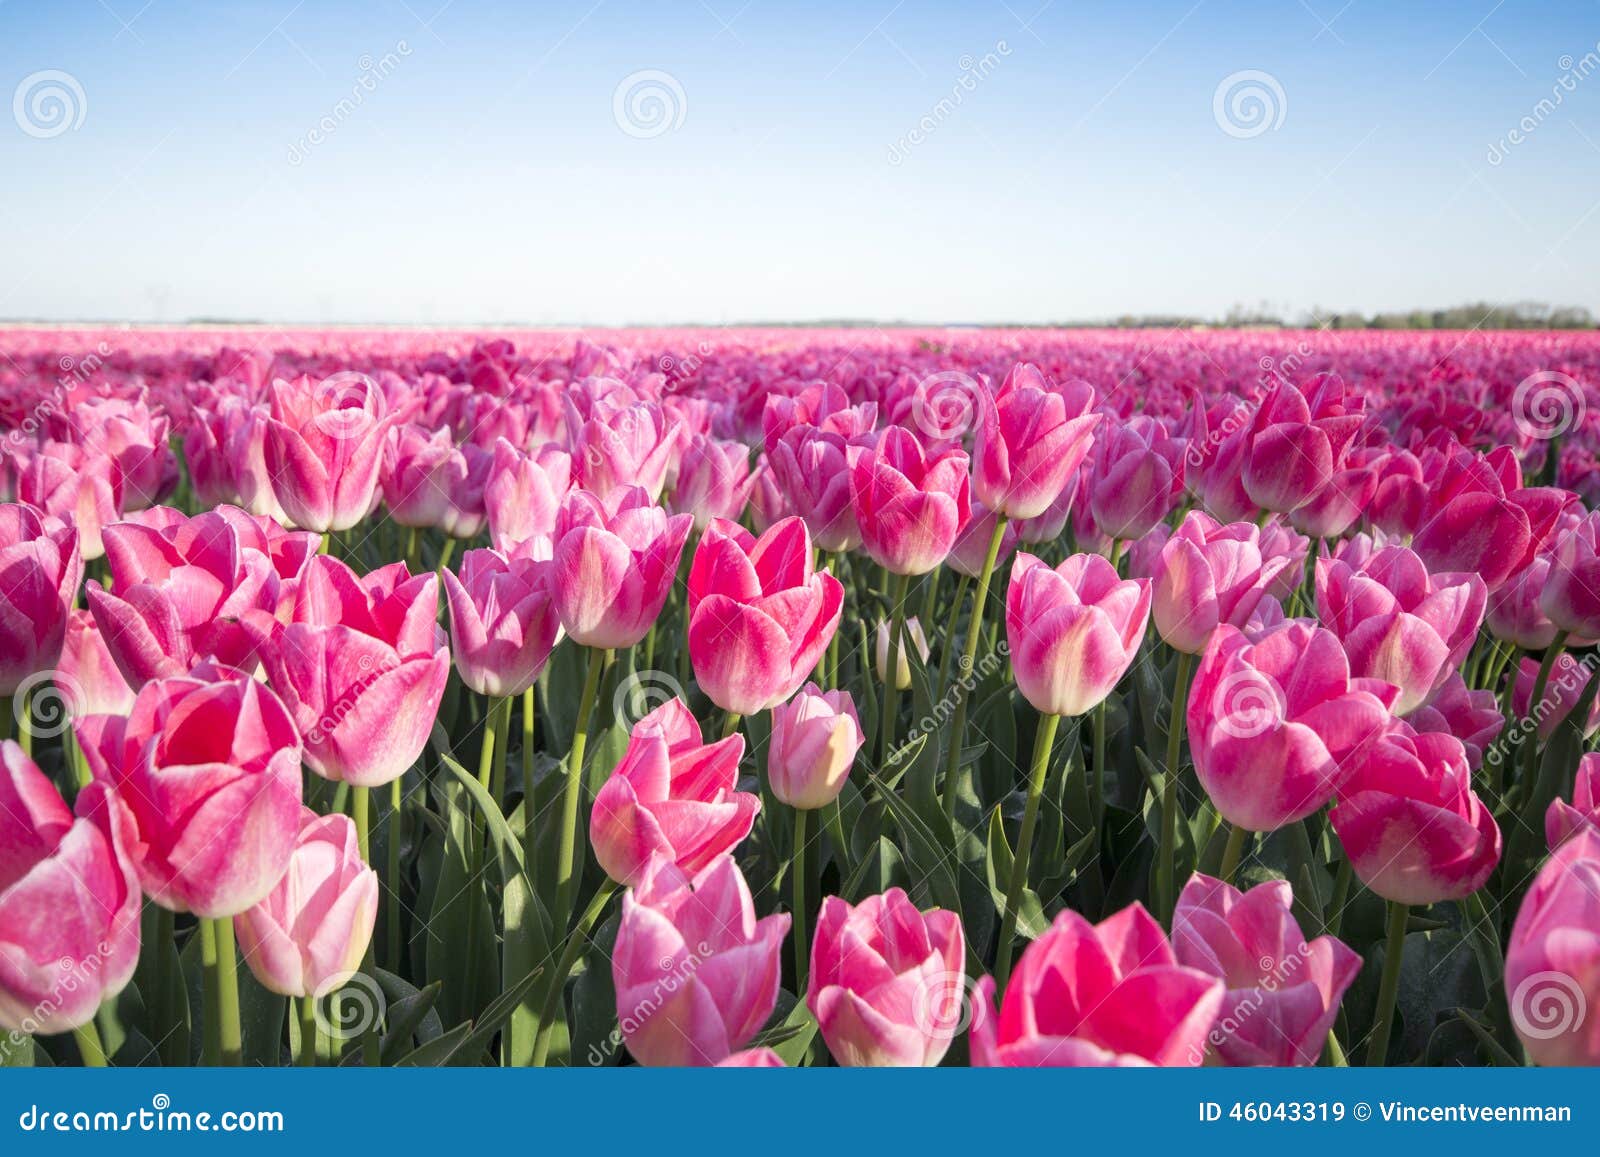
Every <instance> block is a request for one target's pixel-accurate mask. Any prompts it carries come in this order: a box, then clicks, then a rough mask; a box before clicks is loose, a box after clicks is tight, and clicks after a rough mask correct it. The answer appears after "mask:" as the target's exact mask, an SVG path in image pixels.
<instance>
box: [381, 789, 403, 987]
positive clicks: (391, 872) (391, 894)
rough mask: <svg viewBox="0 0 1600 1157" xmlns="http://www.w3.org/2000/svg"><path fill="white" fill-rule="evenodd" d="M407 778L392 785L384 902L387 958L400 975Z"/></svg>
mask: <svg viewBox="0 0 1600 1157" xmlns="http://www.w3.org/2000/svg"><path fill="white" fill-rule="evenodd" d="M404 784H405V777H404V776H397V777H396V778H395V779H394V780H393V781H392V782H391V783H390V784H389V856H388V868H387V870H386V871H385V873H384V888H385V891H386V895H385V897H384V902H385V904H386V905H387V907H388V912H387V913H386V916H387V920H386V921H385V923H386V924H387V929H386V931H387V933H388V937H387V948H388V950H387V952H386V953H385V955H384V958H385V959H386V960H387V961H388V962H389V968H390V970H391V971H392V972H394V973H395V974H396V975H403V974H404V973H405V968H404V962H403V961H402V960H401V958H400V944H401V940H400V840H401V837H402V834H403V833H402V831H401V824H402V822H403V819H402V817H403V813H404V810H405V786H404Z"/></svg>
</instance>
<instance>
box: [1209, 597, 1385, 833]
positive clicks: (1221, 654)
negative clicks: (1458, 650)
mask: <svg viewBox="0 0 1600 1157" xmlns="http://www.w3.org/2000/svg"><path fill="white" fill-rule="evenodd" d="M1395 694H1396V690H1395V688H1394V687H1393V686H1392V685H1391V684H1388V683H1381V682H1378V681H1377V680H1374V679H1359V678H1351V676H1350V666H1349V663H1348V661H1347V660H1346V659H1345V654H1344V648H1342V647H1341V646H1340V645H1339V640H1338V639H1337V638H1336V637H1335V636H1334V634H1333V633H1332V632H1331V631H1326V630H1323V629H1322V628H1320V627H1316V626H1312V625H1310V624H1308V623H1306V622H1304V621H1302V620H1298V619H1291V620H1289V621H1287V622H1285V623H1284V624H1283V625H1281V626H1279V627H1275V628H1272V629H1269V630H1268V631H1267V632H1266V633H1265V634H1264V635H1262V636H1261V637H1260V638H1259V639H1258V640H1256V641H1255V642H1252V641H1251V640H1250V639H1249V638H1248V637H1246V636H1245V634H1244V633H1243V632H1242V631H1240V630H1238V629H1237V628H1235V627H1229V626H1224V627H1219V628H1218V629H1217V633H1216V634H1215V636H1213V637H1212V640H1211V645H1210V646H1209V647H1207V648H1206V653H1205V655H1204V656H1203V657H1202V658H1201V660H1200V665H1199V668H1198V669H1197V670H1196V672H1195V676H1194V683H1193V685H1192V686H1191V688H1190V691H1189V704H1188V732H1189V746H1190V752H1191V754H1192V755H1193V757H1194V767H1195V774H1196V775H1197V776H1198V777H1199V779H1200V784H1201V786H1202V787H1204V788H1205V789H1206V793H1207V794H1208V795H1209V796H1210V797H1211V802H1212V803H1213V804H1215V805H1216V808H1217V811H1218V812H1220V813H1221V814H1222V816H1223V818H1224V819H1226V820H1227V821H1228V822H1229V823H1232V824H1234V825H1235V826H1237V827H1240V828H1244V829H1246V830H1248V831H1256V832H1267V831H1275V830H1277V829H1278V828H1280V827H1282V826H1283V825H1284V824H1289V823H1293V822H1295V821H1296V820H1301V819H1304V818H1305V817H1306V816H1308V815H1310V814H1311V813H1312V812H1315V811H1317V810H1318V809H1320V808H1321V807H1322V806H1323V804H1325V803H1327V802H1328V801H1329V800H1330V799H1332V798H1333V794H1334V792H1335V791H1336V790H1337V789H1338V787H1339V785H1340V783H1341V782H1342V781H1343V780H1344V779H1345V777H1347V776H1348V775H1350V774H1351V772H1352V770H1353V768H1352V764H1353V763H1356V762H1359V760H1353V759H1352V755H1353V754H1354V753H1355V752H1357V751H1358V750H1360V749H1361V748H1362V746H1363V745H1364V744H1368V743H1371V742H1372V741H1374V740H1376V739H1377V738H1378V737H1379V736H1381V735H1382V734H1383V732H1384V730H1385V728H1386V727H1388V726H1389V723H1390V720H1391V716H1390V714H1389V706H1390V704H1391V703H1393V701H1394V697H1395Z"/></svg>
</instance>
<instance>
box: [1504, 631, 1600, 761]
mask: <svg viewBox="0 0 1600 1157" xmlns="http://www.w3.org/2000/svg"><path fill="white" fill-rule="evenodd" d="M1593 674H1594V671H1593V667H1592V665H1591V664H1589V663H1580V662H1578V660H1576V659H1574V658H1573V657H1572V656H1571V655H1569V654H1566V653H1565V652H1563V653H1562V654H1561V655H1559V656H1557V658H1556V661H1555V662H1554V663H1552V664H1551V666H1550V677H1549V678H1548V679H1546V680H1545V685H1544V693H1543V694H1542V695H1540V696H1539V701H1538V702H1537V703H1535V702H1533V689H1534V686H1535V685H1536V684H1537V683H1538V681H1539V679H1538V676H1539V661H1538V660H1537V659H1523V660H1522V662H1521V663H1519V664H1518V665H1517V676H1516V682H1515V683H1514V684H1513V685H1512V689H1511V712H1512V715H1513V716H1514V717H1515V718H1517V719H1531V720H1533V722H1534V726H1535V728H1536V731H1537V734H1538V736H1539V742H1540V743H1543V742H1545V741H1546V740H1548V739H1549V738H1550V737H1551V736H1552V735H1554V734H1555V733H1556V728H1557V727H1559V726H1560V725H1561V723H1562V721H1563V720H1565V719H1566V718H1567V716H1569V715H1571V714H1572V712H1573V710H1574V709H1575V708H1576V707H1577V706H1578V704H1579V703H1580V702H1581V701H1582V699H1583V693H1584V691H1585V690H1587V689H1588V686H1589V680H1590V679H1591V678H1592V677H1593ZM1578 730H1579V731H1581V732H1582V733H1583V737H1584V738H1585V739H1588V738H1589V737H1591V736H1593V735H1594V734H1595V732H1596V731H1600V700H1597V701H1596V702H1595V704H1594V706H1593V707H1591V708H1590V709H1589V717H1588V718H1587V719H1585V720H1583V722H1582V723H1581V724H1580V725H1579V727H1578Z"/></svg>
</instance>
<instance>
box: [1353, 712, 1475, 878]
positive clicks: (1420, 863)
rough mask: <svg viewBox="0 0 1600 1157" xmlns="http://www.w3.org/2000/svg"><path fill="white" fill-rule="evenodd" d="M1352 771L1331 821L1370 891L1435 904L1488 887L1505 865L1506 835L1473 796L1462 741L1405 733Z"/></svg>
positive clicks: (1385, 739) (1386, 739) (1374, 749)
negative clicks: (1492, 874) (1502, 841)
mask: <svg viewBox="0 0 1600 1157" xmlns="http://www.w3.org/2000/svg"><path fill="white" fill-rule="evenodd" d="M1353 763H1354V765H1355V766H1354V769H1353V771H1352V772H1351V774H1350V775H1349V776H1348V778H1346V779H1345V781H1344V782H1343V784H1342V785H1341V787H1340V788H1339V802H1338V803H1337V804H1336V805H1335V806H1334V808H1333V810H1332V812H1330V813H1329V817H1328V818H1329V819H1330V820H1331V821H1332V823H1333V830H1334V831H1335V832H1336V833H1337V834H1338V836H1339V842H1340V843H1341V844H1343V845H1344V850H1345V854H1346V855H1348V856H1349V857H1350V864H1351V866H1352V867H1354V868H1355V872H1356V875H1357V876H1358V877H1360V879H1361V881H1362V882H1363V883H1365V884H1366V885H1367V887H1369V888H1371V889H1372V890H1373V891H1374V892H1376V893H1378V895H1380V896H1382V897H1384V898H1385V899H1387V900H1392V901H1395V902H1396V903H1399V904H1436V903H1439V902H1440V901H1443V900H1459V899H1460V898H1461V897H1463V896H1468V895H1471V894H1472V893H1473V892H1476V891H1477V890H1478V889H1479V888H1481V887H1482V886H1483V883H1484V881H1485V880H1487V879H1488V878H1489V873H1490V872H1492V871H1493V870H1494V867H1495V865H1496V864H1497V863H1499V862H1500V828H1499V826H1498V825H1497V824H1496V823H1495V822H1494V817H1493V816H1492V815H1490V814H1489V809H1488V808H1487V807H1485V806H1484V805H1483V803H1482V802H1481V801H1480V800H1479V799H1478V797H1477V795H1476V794H1475V793H1474V792H1473V790H1472V772H1471V769H1470V768H1469V767H1468V766H1467V758H1466V752H1465V751H1464V750H1463V749H1462V746H1461V741H1460V740H1458V739H1456V738H1455V737H1454V736H1450V735H1439V734H1420V735H1419V734H1416V733H1415V732H1413V731H1412V730H1411V729H1410V728H1407V727H1405V726H1404V725H1401V726H1399V727H1398V728H1397V729H1395V730H1393V731H1390V732H1389V733H1387V734H1385V735H1384V736H1382V737H1381V738H1380V739H1378V740H1377V741H1376V742H1375V743H1372V744H1370V745H1368V746H1367V748H1366V749H1365V750H1364V751H1363V752H1362V754H1361V758H1360V759H1358V760H1355V761H1353Z"/></svg>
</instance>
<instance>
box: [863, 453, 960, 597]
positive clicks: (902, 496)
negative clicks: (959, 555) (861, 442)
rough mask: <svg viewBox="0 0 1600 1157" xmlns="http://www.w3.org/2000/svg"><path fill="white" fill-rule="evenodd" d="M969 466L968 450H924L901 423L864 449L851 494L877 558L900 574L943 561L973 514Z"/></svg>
mask: <svg viewBox="0 0 1600 1157" xmlns="http://www.w3.org/2000/svg"><path fill="white" fill-rule="evenodd" d="M967 469H968V460H967V456H966V454H965V453H964V452H963V451H961V450H959V449H945V450H939V451H924V449H923V447H922V446H921V444H920V443H919V442H918V441H917V438H916V435H914V434H912V433H911V432H910V431H909V430H906V429H905V428H904V427H901V426H891V427H889V428H888V429H887V430H885V431H884V432H883V434H882V436H881V438H880V439H879V440H878V444H877V445H876V446H875V447H870V448H863V449H862V450H861V452H860V453H859V454H858V455H857V457H856V460H855V462H854V463H853V464H852V465H851V468H850V496H851V503H852V505H853V507H854V510H855V516H856V524H857V525H858V526H859V527H860V528H861V548H862V549H863V550H864V551H866V553H867V554H868V556H870V557H871V559H872V561H874V562H876V563H877V564H878V565H879V566H881V567H883V568H884V569H886V570H888V571H890V572H891V573H893V574H897V575H917V574H926V573H927V572H928V571H930V570H932V569H933V568H934V567H936V566H938V565H939V564H940V563H941V562H943V561H944V559H945V556H946V555H948V554H949V553H950V548H951V546H952V545H953V544H954V543H955V540H956V532H957V531H959V530H960V529H961V527H962V525H963V524H964V523H965V522H966V521H967V519H968V517H969V516H970V515H971V500H970V497H969V493H968V481H967Z"/></svg>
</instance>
